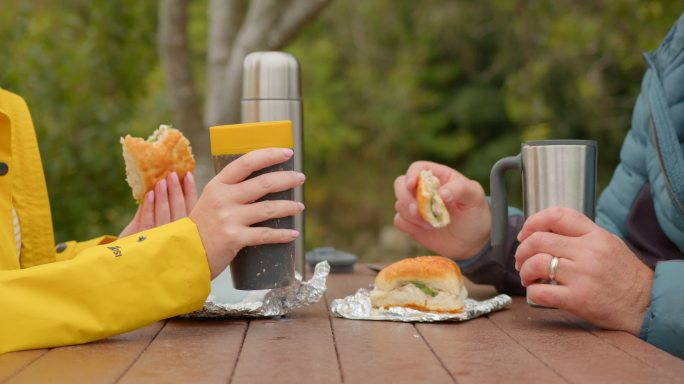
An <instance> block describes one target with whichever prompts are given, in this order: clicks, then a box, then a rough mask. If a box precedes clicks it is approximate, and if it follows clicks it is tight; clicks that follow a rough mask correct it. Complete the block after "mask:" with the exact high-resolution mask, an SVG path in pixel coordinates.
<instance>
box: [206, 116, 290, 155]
mask: <svg viewBox="0 0 684 384" xmlns="http://www.w3.org/2000/svg"><path fill="white" fill-rule="evenodd" d="M209 141H210V142H211V154H212V155H237V154H244V153H247V152H249V151H253V150H255V149H260V148H270V147H277V148H294V138H293V134H292V122H291V121H290V120H284V121H262V122H257V123H242V124H228V125H217V126H214V127H210V128H209Z"/></svg>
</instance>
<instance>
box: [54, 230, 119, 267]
mask: <svg viewBox="0 0 684 384" xmlns="http://www.w3.org/2000/svg"><path fill="white" fill-rule="evenodd" d="M114 240H116V237H115V236H109V235H105V236H100V237H96V238H94V239H90V240H86V241H73V240H72V241H66V242H64V243H59V244H57V245H56V246H55V252H56V255H55V261H64V260H70V259H73V258H74V257H75V256H76V255H78V254H79V253H81V252H83V251H85V250H86V249H88V248H92V247H94V246H97V245H103V244H109V243H111V242H112V241H114Z"/></svg>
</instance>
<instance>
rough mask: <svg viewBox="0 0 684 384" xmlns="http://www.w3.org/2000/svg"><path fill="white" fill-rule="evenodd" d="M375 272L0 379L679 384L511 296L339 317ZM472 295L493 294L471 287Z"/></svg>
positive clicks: (647, 349)
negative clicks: (298, 298)
mask: <svg viewBox="0 0 684 384" xmlns="http://www.w3.org/2000/svg"><path fill="white" fill-rule="evenodd" d="M374 276H375V274H374V272H373V271H371V270H370V269H368V268H366V267H365V266H362V265H359V266H357V267H356V268H355V272H354V273H353V274H331V275H330V276H329V278H328V291H327V292H326V295H325V300H321V301H320V302H319V303H317V304H315V305H312V306H309V307H305V308H301V309H299V310H296V311H295V312H293V313H292V314H291V315H288V316H287V317H284V318H279V319H269V318H267V319H252V320H249V319H220V320H217V319H184V318H173V319H169V320H166V321H161V322H157V323H155V324H152V325H150V326H147V327H145V328H142V329H139V330H136V331H133V332H130V333H126V334H123V335H119V336H116V337H112V338H109V339H106V340H102V341H98V342H94V343H90V344H85V345H79V346H70V347H63V348H53V349H49V350H47V349H44V350H32V351H22V352H14V353H7V354H4V355H0V383H5V382H6V383H167V382H170V383H236V384H238V383H489V382H506V383H516V382H520V383H659V382H662V383H679V382H684V360H681V359H679V358H677V357H674V356H672V355H670V354H668V353H666V352H663V351H661V350H659V349H658V348H656V347H653V346H651V345H650V344H647V343H645V342H643V341H641V340H640V339H639V338H637V337H634V336H632V335H630V334H628V333H625V332H616V331H603V330H598V329H596V328H594V327H592V326H591V325H589V324H587V323H585V322H583V321H581V320H579V319H577V318H575V317H573V316H571V315H569V314H567V313H564V312H561V311H559V310H553V309H542V308H532V307H530V306H528V305H527V304H526V302H525V299H524V298H520V297H516V298H514V299H513V304H512V305H511V306H510V307H509V308H507V309H504V310H501V311H498V312H495V313H492V314H490V315H488V316H484V317H480V318H477V319H474V320H470V321H466V322H463V323H418V324H411V323H398V322H384V321H382V322H380V321H358V320H347V319H341V318H336V317H332V316H331V315H330V312H329V306H330V303H331V301H332V300H333V299H336V298H341V297H344V296H347V295H349V294H351V293H354V292H355V291H356V290H357V289H358V288H360V287H367V286H368V284H370V283H371V282H372V281H373V279H374ZM468 288H469V292H470V296H471V297H473V298H475V299H480V300H482V299H486V298H489V297H492V296H493V295H494V294H495V292H494V290H493V289H492V288H491V287H488V286H482V285H474V284H470V283H468Z"/></svg>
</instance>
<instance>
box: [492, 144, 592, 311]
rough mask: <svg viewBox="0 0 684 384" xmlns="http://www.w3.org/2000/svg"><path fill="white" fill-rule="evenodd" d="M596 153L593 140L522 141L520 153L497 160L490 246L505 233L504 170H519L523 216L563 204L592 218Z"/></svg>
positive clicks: (493, 181)
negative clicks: (520, 174)
mask: <svg viewBox="0 0 684 384" xmlns="http://www.w3.org/2000/svg"><path fill="white" fill-rule="evenodd" d="M597 155H598V148H597V144H596V142H595V141H593V140H541V141H530V142H527V143H524V144H522V148H521V150H520V154H518V155H517V156H509V157H505V158H503V159H501V160H499V161H497V162H496V164H494V167H492V172H491V175H490V198H491V204H490V209H491V215H492V233H491V236H492V237H491V244H492V247H497V246H500V245H502V244H503V243H504V242H505V239H506V236H507V233H506V232H507V228H508V198H507V196H506V185H505V182H504V181H505V180H504V176H505V173H506V171H508V170H513V169H515V170H518V171H520V172H521V173H522V181H523V182H522V187H523V213H524V215H525V218H527V217H529V216H531V215H532V214H534V213H536V212H539V211H541V210H543V209H546V208H550V207H566V208H572V209H575V210H577V211H579V212H582V213H584V214H585V215H586V216H587V217H589V218H590V219H592V220H594V214H595V208H596V166H597V164H596V162H597ZM528 303H530V304H533V305H535V304H534V303H533V302H531V301H530V300H529V299H528Z"/></svg>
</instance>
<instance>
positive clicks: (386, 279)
mask: <svg viewBox="0 0 684 384" xmlns="http://www.w3.org/2000/svg"><path fill="white" fill-rule="evenodd" d="M467 296H468V291H467V290H466V288H465V286H464V285H463V275H461V269H460V268H459V267H458V265H457V264H456V263H455V262H453V261H452V260H451V259H448V258H446V257H442V256H419V257H414V258H408V259H403V260H399V261H397V262H395V263H392V264H390V265H388V266H387V267H385V268H383V270H382V271H380V273H379V274H378V276H377V277H376V278H375V287H374V288H373V290H372V291H371V293H370V297H371V304H372V305H373V307H375V308H389V307H408V308H413V309H417V310H419V311H426V312H438V313H459V312H463V300H465V298H466V297H467Z"/></svg>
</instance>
